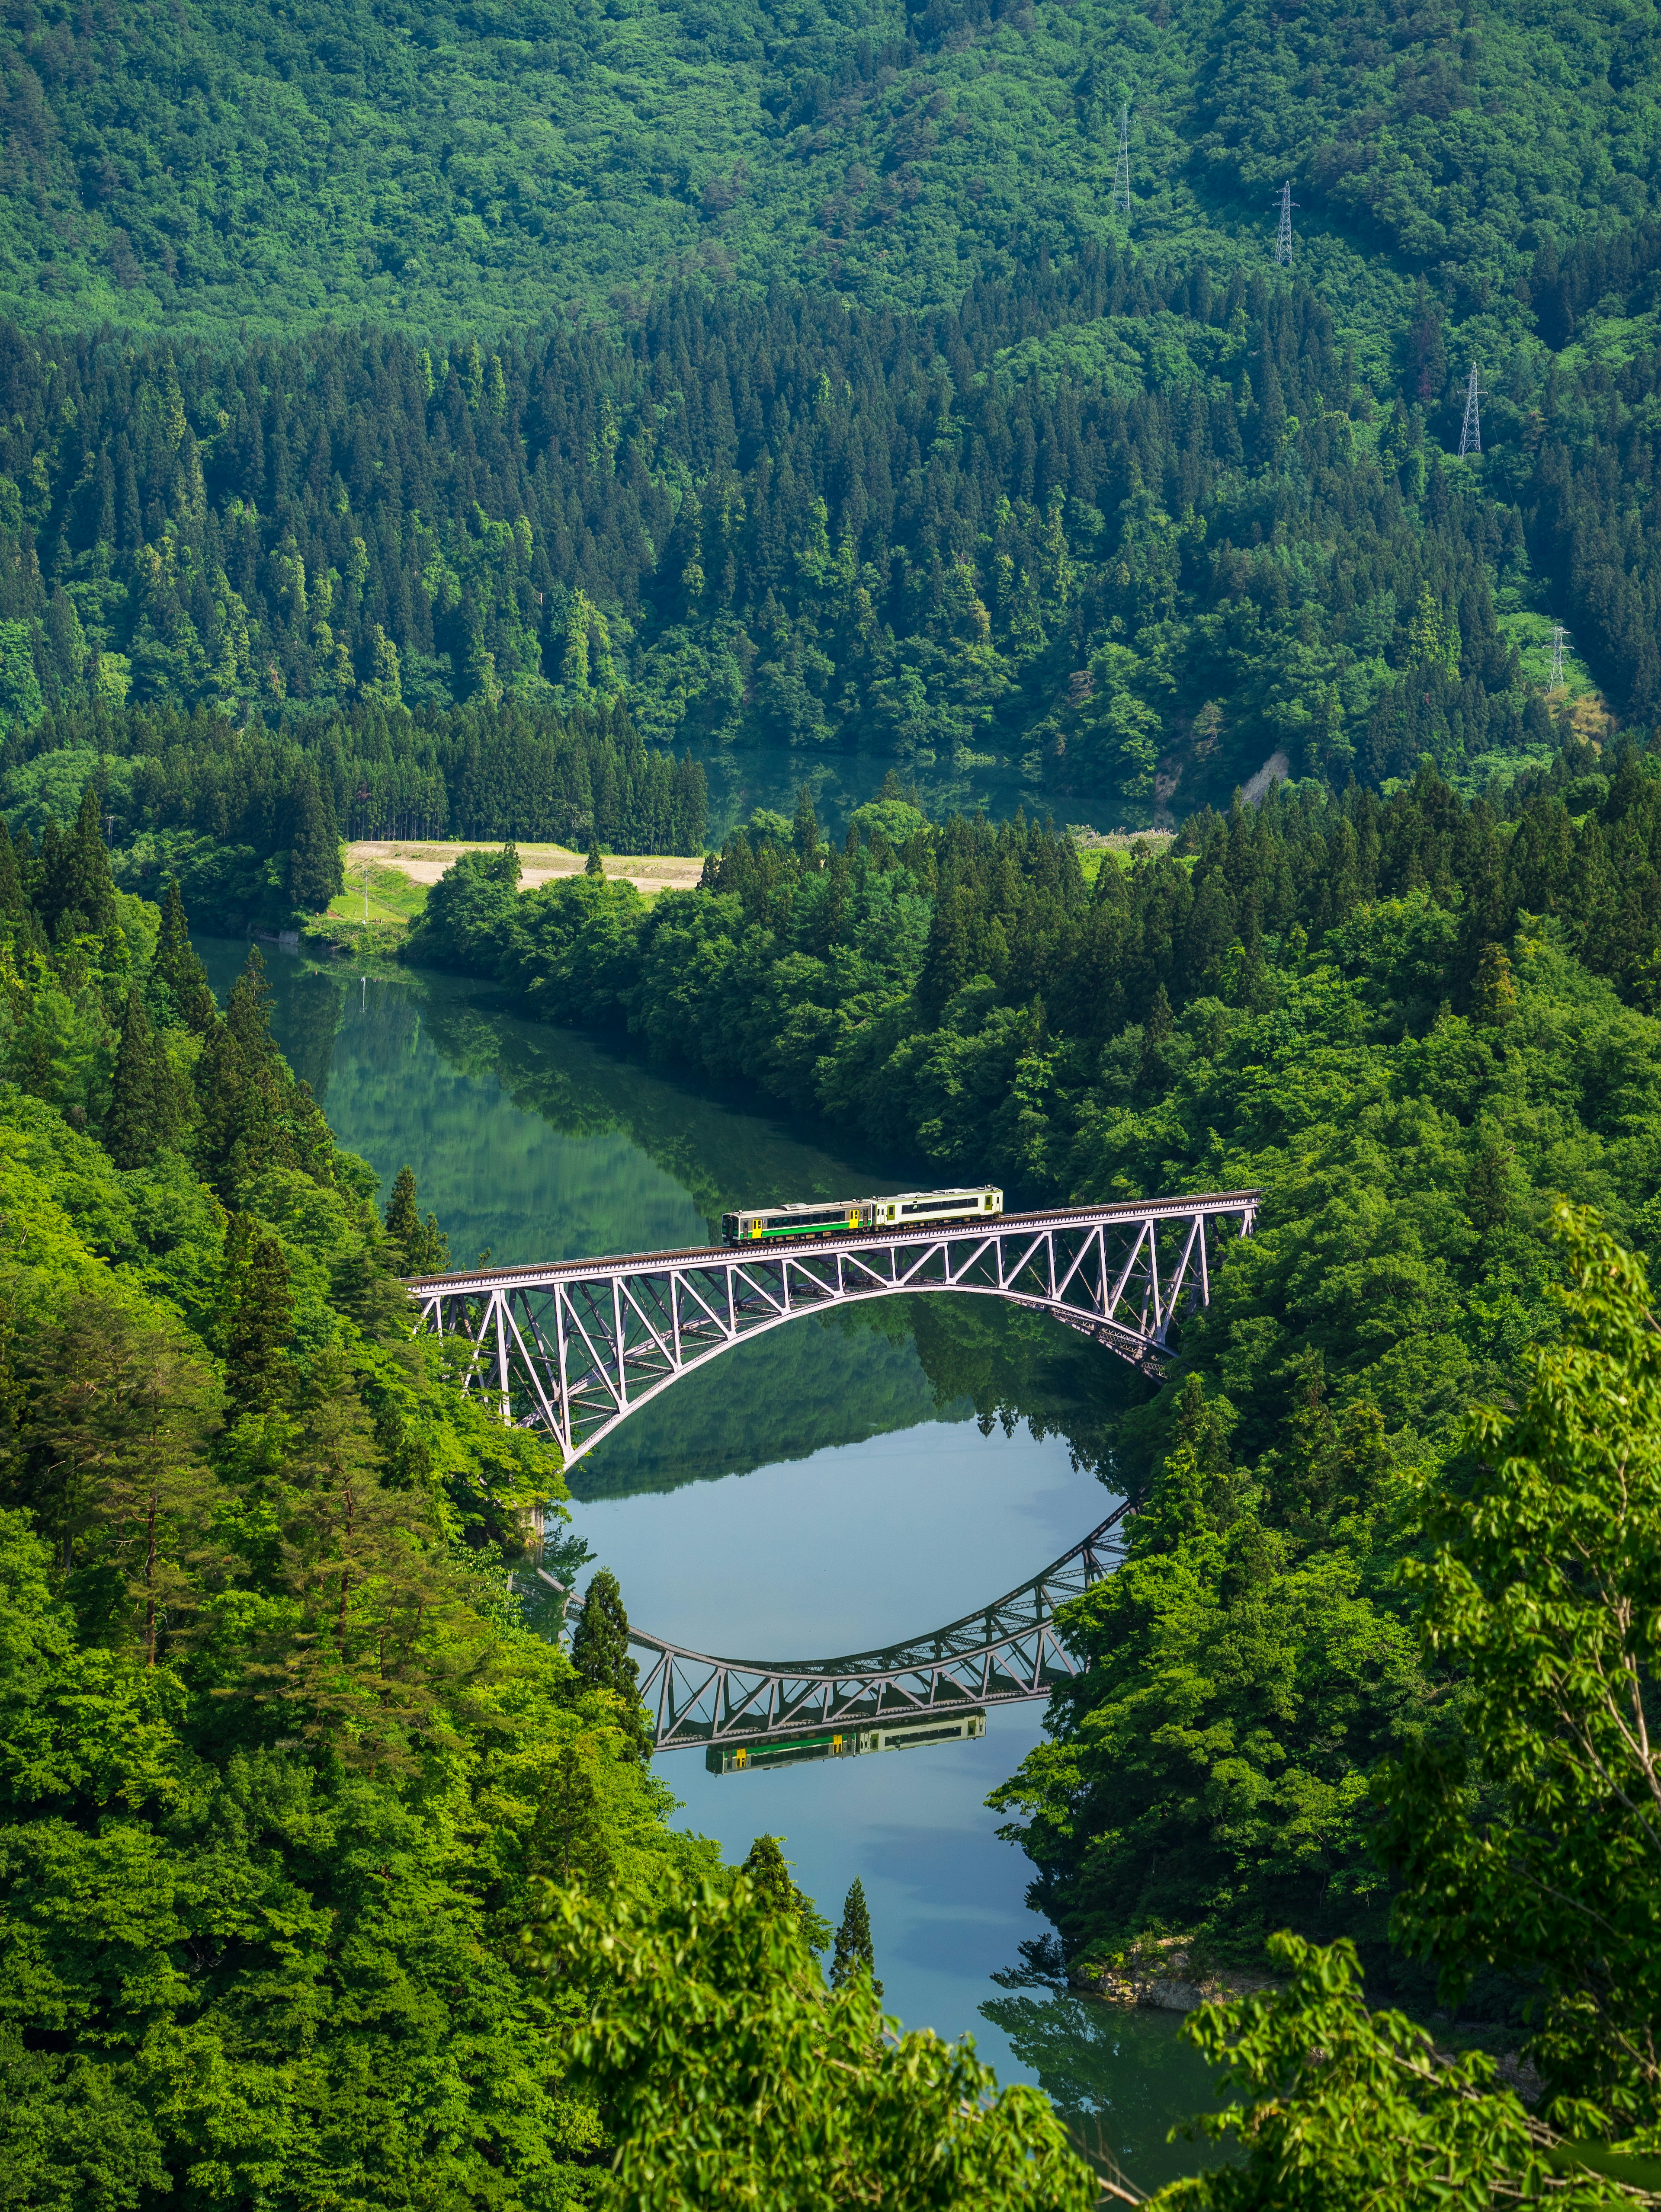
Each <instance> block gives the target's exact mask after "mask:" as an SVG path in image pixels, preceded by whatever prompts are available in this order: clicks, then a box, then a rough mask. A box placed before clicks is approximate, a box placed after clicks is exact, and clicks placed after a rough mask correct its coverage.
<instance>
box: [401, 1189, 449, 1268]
mask: <svg viewBox="0 0 1661 2212" xmlns="http://www.w3.org/2000/svg"><path fill="white" fill-rule="evenodd" d="M386 1234H387V1236H388V1237H389V1238H390V1239H391V1241H392V1245H393V1247H394V1249H395V1250H396V1253H397V1255H398V1256H399V1259H401V1260H402V1261H403V1263H404V1270H405V1273H406V1274H411V1275H436V1274H439V1273H441V1272H442V1270H443V1269H444V1268H446V1267H448V1266H449V1264H450V1240H449V1238H448V1237H446V1236H445V1235H444V1234H443V1232H442V1231H441V1230H440V1228H439V1225H438V1218H437V1216H436V1215H435V1214H432V1213H429V1215H428V1216H427V1218H426V1219H425V1221H423V1219H422V1218H421V1209H420V1207H419V1206H417V1204H416V1179H415V1170H413V1169H412V1168H411V1167H408V1166H405V1167H401V1168H400V1169H399V1171H398V1180H397V1181H396V1182H394V1183H393V1185H392V1196H391V1197H390V1198H389V1199H388V1200H387V1201H386Z"/></svg>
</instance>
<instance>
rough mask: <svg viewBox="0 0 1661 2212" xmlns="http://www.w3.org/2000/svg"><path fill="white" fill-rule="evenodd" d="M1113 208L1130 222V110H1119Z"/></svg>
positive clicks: (1123, 108) (1126, 107)
mask: <svg viewBox="0 0 1661 2212" xmlns="http://www.w3.org/2000/svg"><path fill="white" fill-rule="evenodd" d="M1113 206H1114V210H1115V212H1116V214H1119V215H1122V216H1123V217H1124V219H1125V221H1126V222H1129V220H1130V110H1129V106H1125V107H1122V108H1121V109H1120V110H1119V158H1118V160H1117V161H1116V163H1115V164H1114V168H1113Z"/></svg>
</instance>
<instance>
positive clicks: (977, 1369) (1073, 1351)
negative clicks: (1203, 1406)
mask: <svg viewBox="0 0 1661 2212" xmlns="http://www.w3.org/2000/svg"><path fill="white" fill-rule="evenodd" d="M848 1320H849V1324H850V1325H855V1326H857V1325H861V1324H862V1325H865V1326H867V1327H869V1328H874V1329H876V1330H879V1332H881V1333H882V1334H885V1335H904V1336H909V1337H910V1339H911V1340H912V1341H913V1342H914V1343H915V1344H916V1348H917V1357H918V1358H919V1359H920V1360H921V1361H922V1368H923V1372H924V1373H925V1374H926V1375H927V1376H928V1380H929V1383H930V1385H931V1386H932V1388H933V1389H934V1395H935V1398H936V1400H937V1401H938V1402H939V1403H940V1404H941V1405H946V1404H947V1403H952V1402H956V1401H964V1400H966V1401H968V1403H969V1404H970V1405H971V1406H972V1407H974V1409H975V1417H976V1419H977V1422H978V1423H979V1425H980V1430H981V1433H982V1435H983V1436H989V1435H990V1433H991V1431H992V1428H993V1425H994V1423H996V1424H997V1425H999V1426H1001V1428H1002V1430H1003V1432H1004V1434H1005V1435H1006V1436H1010V1435H1013V1432H1014V1431H1015V1429H1016V1428H1017V1426H1018V1425H1020V1424H1021V1423H1023V1422H1024V1423H1025V1425H1026V1427H1027V1428H1028V1429H1029V1430H1030V1431H1031V1434H1032V1435H1033V1437H1036V1438H1037V1439H1038V1440H1039V1441H1042V1440H1043V1438H1044V1437H1050V1436H1059V1437H1065V1438H1066V1439H1067V1442H1068V1445H1069V1446H1070V1448H1071V1449H1072V1453H1073V1459H1074V1465H1075V1466H1078V1467H1084V1468H1089V1469H1090V1470H1091V1472H1092V1474H1097V1475H1099V1476H1100V1478H1101V1479H1102V1480H1103V1481H1104V1482H1105V1483H1106V1484H1107V1485H1108V1486H1110V1488H1111V1489H1113V1490H1114V1491H1115V1492H1116V1493H1118V1494H1121V1495H1123V1493H1124V1492H1126V1491H1127V1490H1129V1489H1134V1488H1135V1484H1136V1480H1137V1475H1138V1470H1139V1468H1141V1464H1142V1459H1143V1455H1142V1454H1141V1452H1140V1451H1139V1450H1138V1449H1136V1447H1135V1442H1134V1439H1135V1431H1136V1426H1137V1424H1136V1421H1135V1414H1136V1412H1137V1409H1138V1408H1140V1407H1142V1406H1143V1405H1145V1404H1146V1403H1147V1401H1148V1399H1149V1398H1150V1397H1151V1396H1152V1395H1153V1393H1152V1390H1151V1389H1150V1388H1149V1385H1148V1384H1147V1383H1146V1382H1145V1381H1144V1380H1143V1378H1142V1377H1141V1376H1140V1375H1139V1374H1138V1373H1137V1372H1136V1370H1135V1368H1133V1367H1130V1366H1128V1365H1127V1364H1126V1363H1125V1362H1124V1361H1123V1360H1122V1359H1116V1358H1114V1356H1113V1354H1112V1353H1111V1352H1104V1350H1103V1349H1102V1347H1101V1346H1099V1345H1096V1344H1091V1343H1088V1342H1086V1340H1085V1339H1083V1338H1082V1337H1080V1336H1077V1335H1075V1334H1074V1332H1073V1331H1072V1330H1071V1329H1068V1328H1064V1327H1063V1326H1062V1324H1061V1323H1060V1322H1056V1321H1052V1320H1051V1319H1050V1317H1049V1316H1047V1315H1044V1314H1031V1313H1024V1312H1023V1311H1022V1310H1021V1309H1020V1308H1019V1306H1012V1305H1006V1304H1003V1303H1002V1301H1001V1300H1000V1299H997V1298H986V1297H909V1298H891V1299H887V1298H885V1299H883V1300H882V1301H880V1302H879V1303H876V1304H872V1305H870V1306H867V1307H857V1308H855V1310H853V1311H852V1312H851V1313H850V1314H849V1316H848Z"/></svg>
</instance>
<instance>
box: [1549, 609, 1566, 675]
mask: <svg viewBox="0 0 1661 2212" xmlns="http://www.w3.org/2000/svg"><path fill="white" fill-rule="evenodd" d="M1566 635H1567V632H1566V631H1565V629H1564V628H1563V625H1562V623H1553V624H1552V626H1551V674H1550V676H1549V678H1548V679H1547V683H1546V689H1547V690H1548V691H1561V690H1562V688H1563V640H1564V638H1565V636H1566Z"/></svg>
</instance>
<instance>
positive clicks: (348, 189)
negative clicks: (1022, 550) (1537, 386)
mask: <svg viewBox="0 0 1661 2212" xmlns="http://www.w3.org/2000/svg"><path fill="white" fill-rule="evenodd" d="M6 12H7V21H6V22H5V24H4V26H3V27H0V76H3V80H4V93H5V106H4V112H3V137H4V156H3V159H4V173H5V179H6V184H7V187H8V189H7V191H6V192H5V195H4V204H3V209H0V307H5V308H6V309H7V310H8V311H9V312H10V313H14V314H15V315H16V316H18V317H19V319H22V320H24V321H26V322H30V323H37V324H38V323H42V322H45V323H55V324H59V325H64V324H80V325H85V324H87V323H88V322H96V321H98V320H101V319H112V320H115V321H119V322H123V323H141V324H151V325H155V324H159V323H163V322H179V323H182V324H184V325H186V326H190V327H194V328H196V329H198V330H201V331H204V332H207V331H228V330H229V329H231V328H232V327H234V326H235V325H238V324H239V323H240V322H242V321H244V320H245V319H246V321H247V322H249V323H251V324H252V325H254V326H255V327H256V328H258V327H265V328H267V329H277V328H281V329H284V330H292V329H293V328H294V327H295V325H296V323H298V324H301V325H306V324H310V323H315V322H318V321H323V320H338V319H342V318H347V319H350V318H355V317H368V318H370V319H374V320H377V321H393V322H399V323H403V324H405V325H418V326H421V327H423V328H424V329H431V330H439V331H448V330H454V329H457V328H465V327H469V326H472V325H479V326H484V325H492V326H495V325H502V324H505V323H508V322H521V323H522V322H526V321H539V320H542V319H545V318H546V317H548V316H549V315H550V314H551V313H554V312H556V311H557V310H559V309H561V308H563V307H564V306H566V305H567V304H568V303H570V302H579V301H580V302H582V303H584V304H586V305H593V304H594V303H597V302H601V301H605V300H606V299H608V298H610V297H611V296H612V295H618V294H623V295H626V294H627V293H628V292H629V290H630V289H632V288H638V287H641V286H650V285H655V284H657V283H660V282H661V281H662V280H663V279H664V278H665V277H666V276H667V275H669V274H670V273H672V271H675V270H684V269H685V268H687V267H689V266H691V267H699V266H702V267H704V268H707V269H709V270H713V271H714V272H715V274H716V275H717V276H723V275H726V274H727V273H728V272H732V273H736V274H738V275H739V276H742V277H745V278H747V279H751V280H754V281H757V282H763V283H775V282H778V281H781V280H789V281H809V282H812V283H818V284H824V285H826V286H829V287H831V288H833V289H841V290H843V291H845V292H849V293H851V294H853V295H856V296H858V297H860V298H861V299H864V300H866V301H869V302H889V303H892V304H907V305H912V306H916V305H922V304H925V303H927V304H931V305H940V304H944V303H946V302H947V301H955V300H956V299H957V298H958V296H959V295H961V294H962V292H963V291H964V289H965V288H966V286H967V285H968V284H969V283H970V282H971V281H972V280H973V279H974V278H975V277H976V276H980V275H983V274H987V273H1006V274H1007V273H1008V272H1009V270H1011V268H1012V267H1013V265H1015V264H1017V263H1019V262H1022V261H1025V260H1026V259H1027V258H1030V255H1031V252H1032V251H1033V250H1034V249H1035V248H1036V247H1037V246H1040V245H1042V246H1046V247H1047V248H1048V250H1049V251H1050V252H1051V253H1052V254H1057V255H1065V254H1069V253H1071V252H1074V251H1076V250H1077V248H1078V247H1079V246H1080V244H1082V243H1085V242H1086V241H1091V240H1094V241H1097V242H1100V243H1107V242H1112V241H1116V240H1122V239H1123V236H1124V234H1125V231H1124V226H1123V223H1122V222H1121V221H1120V219H1119V218H1117V217H1116V216H1115V214H1114V212H1113V210H1112V206H1111V185H1112V178H1113V172H1114V167H1115V161H1116V127H1117V118H1118V115H1119V112H1120V109H1121V107H1122V106H1123V105H1125V104H1129V106H1130V108H1131V110H1132V128H1131V152H1132V165H1131V166H1132V187H1133V213H1132V218H1131V222H1130V226H1129V228H1130V234H1131V235H1132V236H1133V237H1134V238H1135V240H1136V241H1137V242H1138V243H1140V244H1143V245H1151V246H1155V247H1157V248H1159V250H1160V251H1161V252H1170V253H1171V254H1172V255H1173V256H1175V257H1176V258H1177V259H1178V260H1179V261H1181V262H1184V263H1186V262H1189V261H1191V260H1193V259H1195V258H1197V257H1198V255H1199V254H1200V252H1204V254H1205V256H1206V258H1208V259H1209V261H1210V263H1211V264H1212V266H1213V268H1214V270H1215V269H1219V268H1224V269H1226V267H1227V265H1228V264H1229V263H1230V262H1231V260H1232V259H1236V258H1238V259H1242V260H1244V262H1246V263H1248V264H1256V263H1258V262H1259V261H1260V259H1261V258H1262V255H1263V253H1264V252H1265V250H1266V248H1267V246H1268V245H1269V240H1271V238H1272V234H1273V222H1274V210H1273V207H1272V204H1271V202H1270V197H1269V195H1270V192H1271V190H1273V189H1278V186H1279V185H1280V184H1281V180H1282V179H1283V178H1285V177H1287V176H1288V175H1289V176H1290V177H1291V178H1292V179H1293V182H1294V190H1295V197H1296V198H1297V199H1298V201H1299V217H1298V220H1299V226H1300V228H1301V229H1302V230H1303V232H1304V233H1305V239H1304V251H1305V254H1306V258H1307V265H1308V269H1309V271H1310V273H1311V276H1314V277H1315V278H1316V280H1317V283H1321V284H1322V285H1323V289H1326V290H1327V291H1328V292H1329V294H1330V295H1332V296H1334V298H1335V300H1336V299H1339V298H1342V307H1341V319H1342V325H1345V326H1351V325H1353V326H1354V328H1356V329H1357V330H1359V331H1360V332H1361V333H1362V335H1363V337H1364V338H1366V339H1370V340H1371V341H1372V345H1373V347H1374V348H1375V349H1376V348H1381V347H1383V346H1384V345H1385V344H1386V343H1387V340H1386V338H1385V337H1384V329H1385V325H1388V324H1390V323H1393V322H1394V321H1396V320H1398V319H1399V314H1398V313H1397V312H1396V311H1397V308H1398V306H1399V291H1400V288H1401V286H1402V284H1403V283H1407V282H1409V281H1411V280H1412V279H1413V278H1415V277H1416V276H1419V275H1421V274H1424V275H1426V276H1428V277H1429V278H1430V280H1431V282H1432V283H1433V287H1435V288H1436V289H1439V290H1440V291H1441V292H1442V294H1443V295H1444V296H1445V300H1446V302H1447V304H1448V306H1449V307H1451V309H1453V310H1454V311H1455V312H1457V313H1459V314H1462V315H1464V314H1475V315H1477V316H1479V317H1481V318H1482V319H1484V321H1485V324H1486V325H1488V326H1490V327H1488V328H1487V329H1485V331H1484V333H1483V335H1484V337H1485V338H1486V341H1487V343H1488V346H1489V347H1490V348H1491V347H1492V344H1493V343H1494V341H1495V340H1496V339H1498V338H1499V337H1500V336H1501V335H1502V334H1510V335H1515V334H1516V333H1517V332H1518V331H1520V330H1522V329H1523V328H1524V327H1525V326H1526V324H1527V319H1528V315H1529V311H1530V304H1531V302H1530V300H1529V299H1528V298H1526V297H1524V298H1519V296H1518V287H1519V283H1520V285H1521V288H1522V290H1523V292H1524V295H1527V294H1528V293H1529V291H1530V278H1531V276H1532V274H1533V271H1534V268H1535V262H1536V247H1537V246H1539V245H1540V243H1541V241H1542V239H1544V238H1547V237H1548V236H1549V237H1550V238H1551V239H1552V240H1555V244H1556V245H1557V246H1560V247H1561V246H1563V245H1565V244H1567V241H1568V240H1570V239H1571V238H1573V237H1574V236H1577V235H1579V234H1601V233H1604V232H1607V231H1609V230H1610V229H1613V228H1619V227H1620V226H1621V225H1622V224H1625V223H1631V222H1636V221H1639V220H1640V219H1641V218H1642V217H1643V216H1645V215H1646V214H1647V213H1649V212H1651V211H1652V210H1654V208H1655V205H1656V192H1657V184H1656V173H1657V144H1658V131H1657V121H1658V100H1657V93H1656V85H1657V81H1658V70H1657V66H1656V64H1657V59H1658V51H1661V50H1658V31H1657V21H1658V18H1657V11H1656V9H1655V7H1654V5H1653V4H1651V3H1650V0H1593V4H1591V5H1590V6H1587V7H1583V8H1580V9H1576V10H1570V9H1567V7H1565V6H1562V5H1561V4H1550V5H1542V4H1538V0H1506V4H1503V5H1471V6H1468V7H1466V8H1465V9H1463V11H1462V12H1458V13H1456V12H1455V11H1454V10H1453V9H1451V8H1450V7H1448V6H1446V5H1445V4H1443V0H1419V4H1415V0H1394V4H1393V5H1392V7H1391V8H1390V10H1389V11H1388V12H1387V13H1385V14H1384V15H1378V16H1372V15H1370V16H1368V17H1366V19H1365V20H1364V19H1363V18H1362V17H1361V16H1360V15H1358V14H1356V13H1354V12H1353V11H1351V10H1350V9H1348V7H1347V5H1346V4H1345V0H1311V4H1308V5H1305V6H1298V5H1292V4H1288V0H1237V4H1233V5H1225V6H1219V5H1217V4H1216V0H1181V4H1178V5H1177V6H1175V7H1172V6H1171V5H1170V4H1169V0H1152V4H1151V5H1150V6H1148V7H1147V9H1143V8H1141V7H1138V6H1133V5H1130V4H1128V0H1080V4H1078V5H1076V6H1068V5H1065V4H1062V0H1040V4H1037V5H1033V4H1030V0H1014V4H1013V6H1010V7H1008V8H1007V9H1004V10H1003V11H1002V12H1001V13H996V12H995V10H994V9H992V8H990V7H989V5H988V4H987V0H928V6H927V7H926V8H924V9H918V10H915V11H913V10H908V9H904V8H902V7H899V6H895V5H892V4H885V0H846V4H844V5H842V6H840V7H837V8H836V9H825V8H821V7H818V6H806V7H802V8H800V9H784V8H783V7H773V6H768V5H765V4H762V3H761V0H722V4H721V6H720V7H719V8H715V7H714V6H710V5H708V4H703V0H603V4H601V0H566V4H556V3H555V0H523V4H517V5H514V6H512V7H509V6H508V5H506V4H493V0H478V4H472V5H456V4H441V0H438V3H436V4H435V0H381V4H370V0H319V4H316V5H312V6H308V7H307V8H306V9H303V10H302V9H295V8H284V7H282V6H273V5H253V4H250V0H217V4H215V0H194V4H192V0H137V4H129V5H124V6H121V7H119V8H118V7H117V6H116V5H115V4H113V0H97V4H96V5H92V4H85V5H83V4H80V0H39V4H37V0H12V4H11V5H10V6H9V8H8V9H7V11H6Z"/></svg>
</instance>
